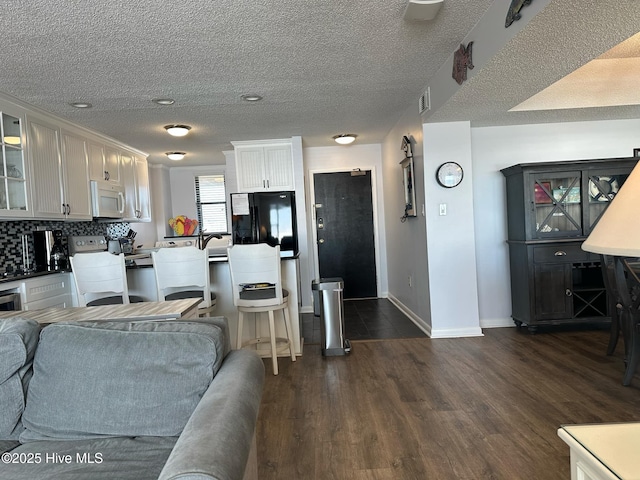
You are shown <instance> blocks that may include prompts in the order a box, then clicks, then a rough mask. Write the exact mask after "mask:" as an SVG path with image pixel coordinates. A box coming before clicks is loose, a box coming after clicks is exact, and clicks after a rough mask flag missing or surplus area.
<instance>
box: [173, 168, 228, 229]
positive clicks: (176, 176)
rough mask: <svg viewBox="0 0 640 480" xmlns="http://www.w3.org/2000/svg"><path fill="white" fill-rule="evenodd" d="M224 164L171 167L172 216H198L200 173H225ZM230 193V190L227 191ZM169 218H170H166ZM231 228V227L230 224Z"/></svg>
mask: <svg viewBox="0 0 640 480" xmlns="http://www.w3.org/2000/svg"><path fill="white" fill-rule="evenodd" d="M225 173H226V167H225V166H224V165H213V166H208V167H173V168H172V169H171V173H170V177H171V182H170V183H171V216H172V217H175V216H177V215H186V216H187V217H189V218H198V209H197V208H196V185H195V179H196V176H198V175H216V174H225ZM227 193H229V192H227ZM166 220H167V221H168V220H169V219H168V218H167V219H166ZM228 227H229V229H230V228H231V226H230V225H228Z"/></svg>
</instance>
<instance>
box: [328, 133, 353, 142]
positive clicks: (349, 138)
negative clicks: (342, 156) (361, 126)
mask: <svg viewBox="0 0 640 480" xmlns="http://www.w3.org/2000/svg"><path fill="white" fill-rule="evenodd" d="M356 137H357V135H356V134H354V133H341V134H340V135H334V136H333V139H334V140H335V141H336V143H339V144H340V145H349V144H350V143H353V141H354V140H355V139H356Z"/></svg>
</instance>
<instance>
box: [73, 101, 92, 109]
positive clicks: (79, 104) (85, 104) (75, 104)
mask: <svg viewBox="0 0 640 480" xmlns="http://www.w3.org/2000/svg"><path fill="white" fill-rule="evenodd" d="M69 105H71V106H72V107H75V108H91V107H93V105H91V104H90V103H88V102H71V103H70V104H69Z"/></svg>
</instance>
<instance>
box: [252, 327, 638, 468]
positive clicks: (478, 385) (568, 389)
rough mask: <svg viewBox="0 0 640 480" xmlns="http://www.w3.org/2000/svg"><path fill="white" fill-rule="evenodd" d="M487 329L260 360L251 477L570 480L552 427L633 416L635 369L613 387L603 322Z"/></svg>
mask: <svg viewBox="0 0 640 480" xmlns="http://www.w3.org/2000/svg"><path fill="white" fill-rule="evenodd" d="M484 333H485V336H484V337H474V338H459V339H433V340H432V339H428V338H412V339H390V340H376V341H359V342H355V343H354V344H353V350H352V353H351V354H350V355H349V356H345V357H329V358H323V357H322V356H321V354H320V351H319V350H316V349H312V348H305V351H304V355H303V356H302V357H300V358H299V359H298V361H297V362H295V363H292V362H290V361H288V360H287V359H286V358H281V359H280V375H278V376H273V375H271V371H270V367H269V365H268V364H266V370H267V378H266V384H265V389H264V395H263V400H262V405H261V410H260V415H259V420H258V427H257V440H258V463H259V476H260V478H261V480H275V479H283V480H285V479H286V480H294V479H295V480H304V479H316V480H332V479H334V480H347V479H355V480H364V479H367V480H391V479H393V480H398V479H421V480H422V479H434V480H447V479H452V480H453V479H456V480H457V479H469V480H471V479H473V480H478V479H505V480H507V479H508V480H514V479H526V480H529V479H533V480H546V479H550V480H551V479H568V478H570V474H569V448H568V447H567V446H566V445H565V444H564V442H562V440H560V438H558V436H557V433H556V431H557V429H558V427H560V426H561V425H562V424H573V423H600V422H627V421H640V378H638V377H640V376H639V375H636V377H635V378H634V381H633V383H632V386H630V387H623V386H622V385H621V381H622V376H623V358H622V353H621V352H622V345H619V346H618V350H617V351H616V352H615V354H614V355H613V356H610V357H608V356H606V355H605V350H606V347H607V340H608V332H607V331H604V330H591V331H571V330H564V331H557V332H556V331H549V332H544V333H540V334H537V335H530V334H528V333H527V331H526V330H524V329H522V330H518V329H516V328H498V329H486V330H485V331H484Z"/></svg>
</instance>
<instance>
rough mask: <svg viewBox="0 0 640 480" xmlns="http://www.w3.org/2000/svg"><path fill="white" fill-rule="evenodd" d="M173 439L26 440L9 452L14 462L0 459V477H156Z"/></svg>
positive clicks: (48, 479) (130, 479)
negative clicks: (0, 460) (26, 441)
mask: <svg viewBox="0 0 640 480" xmlns="http://www.w3.org/2000/svg"><path fill="white" fill-rule="evenodd" d="M176 440H177V438H176V437H136V438H125V437H110V438H91V439H85V440H51V441H46V442H29V443H25V444H23V445H21V446H18V447H16V448H15V449H14V450H12V451H11V453H12V454H13V455H15V457H14V458H15V460H16V462H12V461H9V462H0V478H2V479H11V480H22V479H24V480H33V479H38V480H60V479H66V480H71V479H77V480H81V479H82V480H84V479H91V480H113V479H118V480H156V479H157V478H158V475H160V471H161V470H162V467H163V465H164V464H165V462H166V461H167V458H168V457H169V454H170V453H171V450H172V448H173V446H174V445H175V443H176ZM8 459H9V460H11V457H8ZM21 459H22V461H21ZM24 459H32V461H31V462H27V461H25V460H24Z"/></svg>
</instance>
